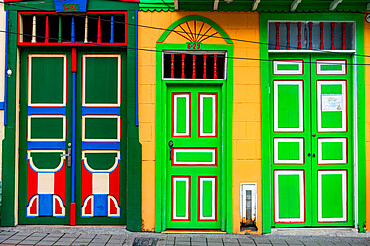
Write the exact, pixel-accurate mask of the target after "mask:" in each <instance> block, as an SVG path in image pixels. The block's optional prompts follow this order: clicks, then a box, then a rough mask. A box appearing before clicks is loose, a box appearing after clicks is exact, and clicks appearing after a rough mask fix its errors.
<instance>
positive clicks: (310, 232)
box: [271, 227, 358, 236]
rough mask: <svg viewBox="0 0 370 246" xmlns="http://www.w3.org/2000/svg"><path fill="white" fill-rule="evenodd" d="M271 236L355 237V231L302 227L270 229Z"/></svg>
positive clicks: (351, 229)
mask: <svg viewBox="0 0 370 246" xmlns="http://www.w3.org/2000/svg"><path fill="white" fill-rule="evenodd" d="M271 235H276V236H279V235H280V236H287V235H297V236H317V235H322V236H356V235H358V231H357V229H355V228H353V227H314V228H309V227H302V228H271Z"/></svg>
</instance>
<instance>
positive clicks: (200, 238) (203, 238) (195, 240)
mask: <svg viewBox="0 0 370 246" xmlns="http://www.w3.org/2000/svg"><path fill="white" fill-rule="evenodd" d="M206 241H207V238H205V237H192V238H191V242H206Z"/></svg>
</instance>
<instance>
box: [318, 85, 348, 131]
mask: <svg viewBox="0 0 370 246" xmlns="http://www.w3.org/2000/svg"><path fill="white" fill-rule="evenodd" d="M319 81H336V82H340V81H344V82H345V83H344V91H345V92H346V98H345V99H346V120H345V122H346V129H345V130H344V131H319V127H318V126H319V117H318V112H316V114H317V115H316V123H317V132H327V133H332V132H333V133H335V132H348V100H347V97H348V93H347V80H346V79H338V80H336V79H325V80H317V81H316V97H317V83H318V82H319ZM316 100H317V98H316ZM316 104H317V102H316ZM317 110H321V109H319V108H317Z"/></svg>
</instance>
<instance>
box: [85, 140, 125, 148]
mask: <svg viewBox="0 0 370 246" xmlns="http://www.w3.org/2000/svg"><path fill="white" fill-rule="evenodd" d="M88 149H93V150H97V149H115V150H119V149H120V142H111V143H109V142H82V150H88Z"/></svg>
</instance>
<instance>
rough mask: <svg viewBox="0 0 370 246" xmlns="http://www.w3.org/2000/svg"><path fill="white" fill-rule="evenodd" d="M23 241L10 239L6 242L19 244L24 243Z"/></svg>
mask: <svg viewBox="0 0 370 246" xmlns="http://www.w3.org/2000/svg"><path fill="white" fill-rule="evenodd" d="M22 241H23V240H12V239H8V240H6V241H4V243H5V244H18V243H20V242H22Z"/></svg>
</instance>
